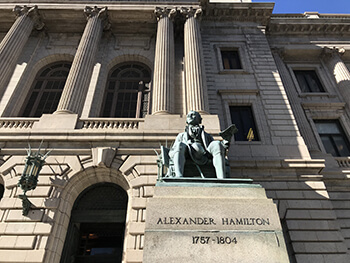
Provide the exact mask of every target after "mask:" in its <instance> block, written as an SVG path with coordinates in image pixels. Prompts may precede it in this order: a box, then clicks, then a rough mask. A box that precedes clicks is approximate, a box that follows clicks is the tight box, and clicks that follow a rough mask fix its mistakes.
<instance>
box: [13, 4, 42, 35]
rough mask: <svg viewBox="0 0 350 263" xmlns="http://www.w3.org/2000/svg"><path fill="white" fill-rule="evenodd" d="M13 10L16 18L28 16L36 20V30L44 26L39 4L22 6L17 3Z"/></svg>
mask: <svg viewBox="0 0 350 263" xmlns="http://www.w3.org/2000/svg"><path fill="white" fill-rule="evenodd" d="M13 12H14V13H15V15H16V18H18V17H20V16H24V15H26V16H28V17H30V18H31V19H32V20H33V22H34V27H35V29H36V30H41V29H43V28H44V26H45V24H44V23H43V22H42V20H41V17H40V14H39V12H38V6H36V5H35V6H26V5H24V6H20V5H16V6H15V7H14V8H13Z"/></svg>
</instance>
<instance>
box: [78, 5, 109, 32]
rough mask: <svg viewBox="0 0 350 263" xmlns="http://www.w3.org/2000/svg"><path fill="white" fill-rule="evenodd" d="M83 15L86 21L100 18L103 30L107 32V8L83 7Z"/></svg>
mask: <svg viewBox="0 0 350 263" xmlns="http://www.w3.org/2000/svg"><path fill="white" fill-rule="evenodd" d="M84 13H85V16H86V19H87V20H89V19H90V18H93V17H98V18H100V19H101V20H102V23H103V29H104V30H107V29H109V28H110V26H111V24H110V23H109V21H108V13H107V6H105V7H97V6H94V7H91V6H85V8H84Z"/></svg>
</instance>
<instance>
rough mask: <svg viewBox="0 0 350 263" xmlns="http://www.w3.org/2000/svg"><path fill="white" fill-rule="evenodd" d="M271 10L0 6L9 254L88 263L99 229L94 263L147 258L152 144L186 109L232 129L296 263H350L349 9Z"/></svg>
mask: <svg viewBox="0 0 350 263" xmlns="http://www.w3.org/2000/svg"><path fill="white" fill-rule="evenodd" d="M273 6H274V5H273V4H272V3H252V2H251V1H249V0H247V1H243V0H242V1H238V0H237V1H234V0H232V1H230V2H227V1H222V2H220V1H190V0H183V1H170V0H169V1H146V0H144V1H132V2H130V1H88V0H85V1H78V0H76V1H65V0H61V1H59V0H56V1H49V0H46V1H45V0H37V1H30V3H27V2H25V1H23V3H22V2H19V1H12V0H6V1H5V0H0V40H1V43H0V115H1V118H0V148H1V151H0V163H1V165H0V185H1V188H0V196H1V195H3V196H2V198H1V201H0V262H33V263H34V262H47V263H56V262H57V263H59V262H62V263H63V262H90V261H89V260H92V258H93V257H94V255H93V253H92V252H91V251H88V250H89V246H90V247H91V244H92V242H94V240H96V237H94V235H93V234H94V233H99V234H100V236H103V240H102V239H101V238H100V239H99V240H100V241H98V242H102V243H99V244H100V247H99V248H100V249H105V251H104V252H106V251H107V254H108V253H109V254H110V255H112V256H113V257H114V258H112V259H110V258H109V257H108V256H106V258H105V259H103V261H101V262H115V260H116V258H119V259H118V260H119V261H122V262H130V263H131V262H142V257H143V246H144V243H143V241H144V231H145V220H147V202H148V200H150V199H151V198H152V196H153V193H154V187H155V184H156V181H157V164H156V163H157V155H156V153H155V151H154V150H156V151H158V152H159V146H160V145H167V144H168V145H170V144H171V143H172V142H173V141H174V139H175V137H176V135H177V134H178V133H179V132H182V131H183V128H184V126H185V115H186V113H187V111H189V110H196V111H199V112H200V113H201V114H202V116H203V124H204V125H205V126H206V130H207V131H208V132H210V133H212V134H214V135H215V136H214V137H216V138H219V136H218V133H219V131H220V130H221V129H224V128H225V127H227V126H228V125H230V124H231V123H232V122H235V123H236V124H237V127H238V129H240V131H241V133H240V134H239V135H237V136H236V137H235V139H232V142H231V146H230V149H229V151H228V159H229V163H230V167H231V176H232V177H234V178H252V179H253V180H254V182H255V183H259V184H261V185H262V186H263V187H264V188H265V190H266V193H267V196H268V197H269V198H272V199H273V200H274V202H275V203H276V205H277V207H278V212H279V215H280V219H281V223H282V226H283V230H284V233H285V239H286V243H287V248H288V253H289V256H290V262H298V263H299V262H301V263H302V262H329V263H334V262H344V263H345V262H350V252H349V249H350V194H349V189H350V182H349V176H350V159H349V155H350V146H349V139H348V138H350V124H349V123H350V122H349V118H350V107H349V102H350V73H349V65H350V55H349V54H350V53H348V52H349V51H347V50H348V49H350V44H349V43H350V42H349V41H350V16H349V15H322V14H318V13H305V14H286V15H273V14H272V11H273ZM248 134H249V136H248ZM239 136H241V137H239ZM247 136H248V137H247ZM42 140H43V144H42V147H41V149H42V151H44V152H46V151H49V150H52V152H51V153H50V154H49V157H48V158H47V159H46V164H45V165H44V166H43V169H42V170H41V173H40V176H39V181H38V185H37V187H36V189H35V190H33V191H30V192H28V193H27V195H28V197H29V199H30V201H31V202H32V204H33V206H32V208H31V209H30V211H29V214H28V215H27V216H23V215H22V201H21V199H20V198H19V195H20V194H21V193H22V190H21V189H20V187H18V185H17V184H18V181H19V178H20V176H21V174H22V172H23V169H24V164H25V158H26V155H27V153H26V150H25V149H26V148H28V144H30V146H31V147H32V149H34V150H37V149H38V147H39V144H40V142H41V141H42ZM2 192H3V193H2ZM227 209H229V208H227ZM104 227H105V228H104ZM106 229H108V231H107V232H109V234H106V233H105V232H106ZM94 238H95V239H94ZM101 240H102V241H101ZM103 242H105V243H103ZM108 242H112V243H111V245H106V243H108ZM100 251H101V250H100ZM98 253H99V250H98V249H96V250H95V255H96V254H98ZM74 260H75V261H74ZM108 260H111V261H108Z"/></svg>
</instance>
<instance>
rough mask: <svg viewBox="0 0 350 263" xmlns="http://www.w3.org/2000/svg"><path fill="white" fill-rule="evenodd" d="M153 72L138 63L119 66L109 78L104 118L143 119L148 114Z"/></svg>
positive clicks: (103, 108) (103, 111)
mask: <svg viewBox="0 0 350 263" xmlns="http://www.w3.org/2000/svg"><path fill="white" fill-rule="evenodd" d="M150 81H151V70H150V69H149V68H148V67H147V66H146V65H144V64H141V63H138V62H131V63H127V64H126V63H124V64H119V65H117V66H116V67H114V68H113V69H112V70H111V71H110V74H109V76H108V82H107V87H106V91H105V95H104V103H103V107H102V113H101V115H102V117H117V118H142V117H144V116H145V115H146V114H147V112H148V104H149V103H148V102H149V90H148V89H147V86H148V83H149V82H150Z"/></svg>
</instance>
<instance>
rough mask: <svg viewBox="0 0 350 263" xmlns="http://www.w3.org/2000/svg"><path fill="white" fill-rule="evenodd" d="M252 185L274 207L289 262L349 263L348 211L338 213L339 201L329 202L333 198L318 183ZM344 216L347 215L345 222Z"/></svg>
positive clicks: (290, 180)
mask: <svg viewBox="0 0 350 263" xmlns="http://www.w3.org/2000/svg"><path fill="white" fill-rule="evenodd" d="M255 182H258V183H260V184H261V185H262V186H263V187H264V188H265V189H266V193H267V196H268V198H271V199H273V201H274V203H275V204H276V205H277V209H278V213H279V216H280V219H281V225H282V228H283V233H284V237H285V241H286V245H287V250H288V254H289V258H290V262H292V263H294V262H309V261H315V260H316V259H317V258H323V260H324V261H325V262H348V260H349V255H347V254H346V253H347V251H348V247H347V243H346V240H348V238H349V235H348V234H347V228H348V227H349V226H350V216H349V215H350V209H349V208H348V209H347V212H346V213H344V211H341V210H339V209H337V208H338V206H339V204H340V202H339V201H340V200H338V201H337V200H335V199H333V198H332V195H333V194H332V193H330V192H329V190H328V189H327V187H326V185H325V184H324V183H323V182H322V181H321V180H320V181H316V180H313V179H312V178H310V179H309V180H307V179H305V180H300V178H294V179H293V178H289V179H286V180H284V181H283V182H282V181H272V180H271V181H270V180H264V181H259V180H258V179H256V180H255ZM331 198H332V199H331ZM339 213H340V214H339ZM344 214H348V218H347V222H346V221H345V220H344V219H345V218H344V217H343V216H342V215H344Z"/></svg>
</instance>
